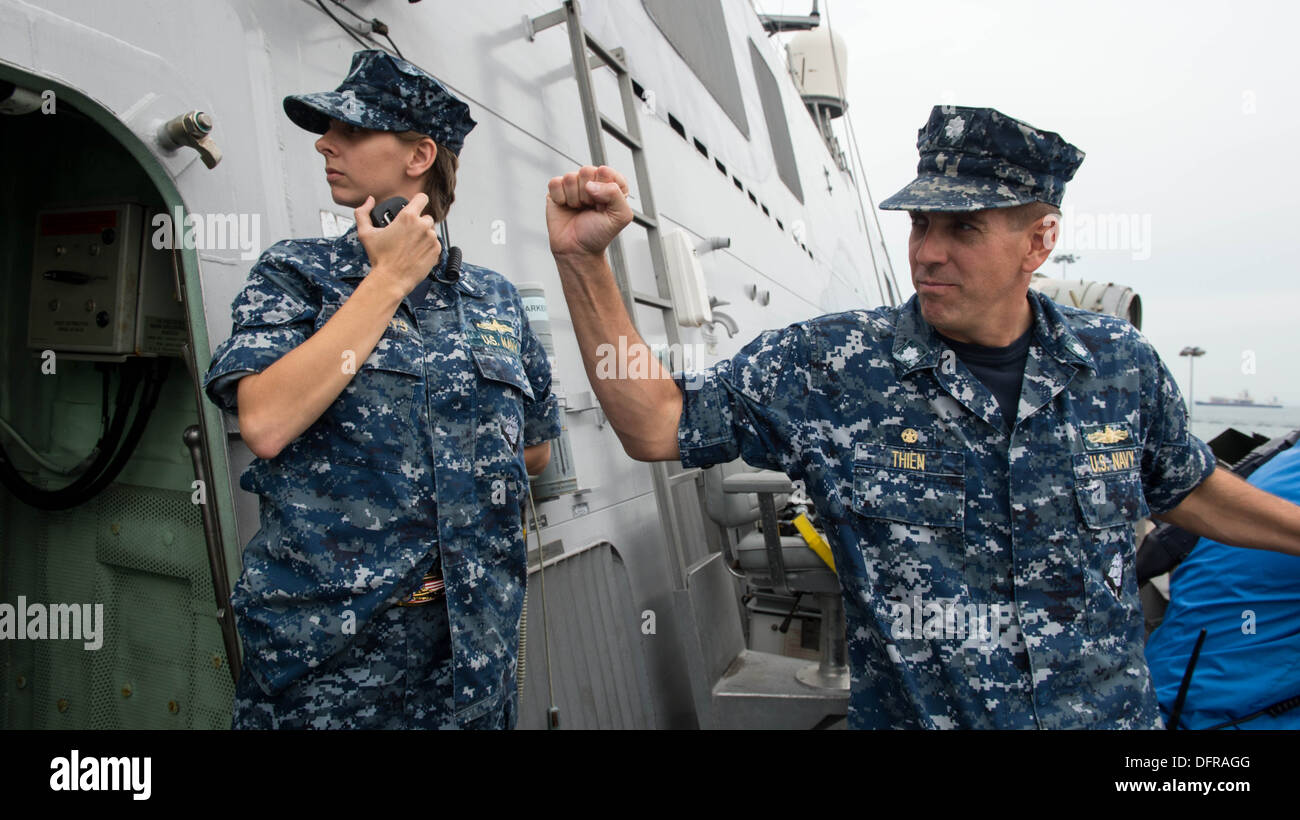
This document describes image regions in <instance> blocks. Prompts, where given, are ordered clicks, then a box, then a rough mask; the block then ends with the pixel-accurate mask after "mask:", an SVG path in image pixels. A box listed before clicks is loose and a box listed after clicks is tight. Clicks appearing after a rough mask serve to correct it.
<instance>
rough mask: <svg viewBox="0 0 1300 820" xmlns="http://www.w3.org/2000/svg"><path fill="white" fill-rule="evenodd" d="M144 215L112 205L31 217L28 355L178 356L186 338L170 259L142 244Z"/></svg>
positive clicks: (57, 210)
mask: <svg viewBox="0 0 1300 820" xmlns="http://www.w3.org/2000/svg"><path fill="white" fill-rule="evenodd" d="M144 213H145V211H144V208H143V207H142V206H141V205H139V204H135V203H113V204H107V205H91V206H83V207H67V208H53V209H48V210H43V211H41V212H39V213H38V214H37V216H36V239H35V244H34V246H33V249H32V290H31V294H32V295H31V303H30V306H29V313H28V316H29V321H28V325H27V346H28V347H31V348H35V349H37V350H54V351H57V352H59V353H63V354H74V357H84V358H101V357H104V358H108V357H111V358H122V357H125V356H132V355H177V354H179V353H180V346H181V345H182V344H184V342H185V339H186V337H187V333H186V325H185V314H184V312H183V309H182V306H181V304H180V302H179V301H178V298H177V294H176V287H175V276H174V273H173V265H172V259H171V252H170V251H166V250H155V249H153V248H152V247H151V246H150V245H149V244H148V242H147V237H148V232H147V230H146V226H145V225H144V221H143V216H144ZM75 354H83V355H82V356H75Z"/></svg>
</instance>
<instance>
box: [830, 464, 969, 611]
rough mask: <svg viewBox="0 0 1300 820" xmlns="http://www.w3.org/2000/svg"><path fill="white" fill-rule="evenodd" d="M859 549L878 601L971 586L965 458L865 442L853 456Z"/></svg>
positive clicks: (960, 591) (943, 594)
mask: <svg viewBox="0 0 1300 820" xmlns="http://www.w3.org/2000/svg"><path fill="white" fill-rule="evenodd" d="M853 510H854V512H855V513H857V515H858V516H861V517H862V519H861V520H860V527H859V528H858V529H859V531H860V532H861V533H862V537H861V538H860V539H859V548H860V549H861V550H862V552H863V558H864V560H865V562H866V566H867V574H868V580H869V581H870V582H871V585H872V587H873V588H874V591H875V596H876V598H877V602H878V603H884V601H885V600H886V599H890V600H905V599H906V598H907V597H908V596H910V595H912V594H921V595H924V596H926V597H931V598H956V597H963V596H965V595H967V594H968V590H967V589H966V588H965V586H966V585H965V555H966V549H965V543H964V532H965V514H966V471H965V457H964V455H963V454H962V453H960V452H957V451H954V450H938V449H931V448H925V449H922V448H916V447H906V446H903V447H898V446H893V445H890V444H878V443H869V442H868V443H859V444H858V445H857V446H856V448H855V449H854V458H853Z"/></svg>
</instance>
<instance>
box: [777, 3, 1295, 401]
mask: <svg viewBox="0 0 1300 820" xmlns="http://www.w3.org/2000/svg"><path fill="white" fill-rule="evenodd" d="M811 5H812V4H811V0H759V2H757V6H758V8H759V9H760V10H762V11H767V12H774V13H785V14H806V13H807V12H808V10H809V9H810V8H811ZM828 17H829V22H830V26H831V28H832V29H833V30H834V31H835V33H836V34H838V35H840V36H842V37H844V38H845V39H846V40H847V42H848V51H849V71H848V76H849V89H848V98H849V112H850V114H851V116H852V118H853V125H854V128H855V130H856V132H857V136H858V145H859V148H860V150H861V152H862V158H863V162H864V165H865V167H866V176H867V181H868V183H869V184H870V187H871V193H872V196H873V198H874V199H875V201H876V202H879V201H880V200H882V199H884V198H885V197H886V196H888V195H890V194H891V193H893V192H894V191H896V190H897V189H899V188H900V187H902V186H903V185H904V184H906V183H907V182H908V181H910V180H911V179H912V177H913V176H914V174H915V170H916V159H917V156H916V130H917V128H919V127H920V126H921V125H922V124H923V123H924V122H925V120H926V118H927V117H928V116H929V111H930V107H931V106H932V105H935V104H943V103H951V104H955V105H970V106H991V107H993V108H996V109H998V110H999V111H1002V112H1003V113H1005V114H1008V115H1010V116H1012V117H1016V118H1018V119H1022V120H1025V121H1026V122H1029V123H1030V124H1032V125H1034V126H1037V127H1039V128H1043V129H1046V130H1050V131H1056V132H1059V133H1060V134H1061V135H1062V136H1063V137H1064V138H1065V139H1067V140H1069V141H1070V142H1072V143H1074V144H1075V145H1077V146H1078V147H1079V148H1080V149H1082V150H1083V151H1084V152H1085V153H1086V154H1087V157H1086V159H1085V160H1084V162H1083V165H1082V166H1081V167H1080V169H1079V171H1078V173H1077V174H1076V176H1075V178H1074V181H1073V182H1071V183H1070V184H1069V186H1068V187H1067V190H1066V194H1065V202H1064V205H1065V208H1066V217H1067V219H1068V218H1069V217H1071V216H1072V217H1073V219H1074V223H1075V234H1074V235H1075V237H1076V240H1077V241H1083V240H1086V236H1083V235H1081V234H1080V231H1082V230H1083V229H1084V223H1085V222H1086V221H1087V220H1092V221H1093V222H1094V224H1095V223H1096V222H1098V221H1100V220H1102V219H1108V220H1114V219H1119V218H1124V219H1126V221H1127V222H1128V223H1129V225H1130V226H1131V225H1133V224H1136V225H1137V226H1138V228H1139V229H1138V231H1137V234H1136V237H1135V236H1130V238H1129V242H1128V245H1129V246H1128V247H1126V248H1121V249H1105V248H1098V247H1094V248H1079V249H1077V250H1076V251H1075V253H1076V255H1077V256H1078V258H1079V261H1078V262H1077V263H1076V264H1074V265H1073V266H1070V268H1069V275H1070V276H1071V277H1072V278H1079V277H1082V278H1086V279H1098V280H1102V281H1110V282H1117V283H1122V284H1125V285H1128V286H1131V287H1132V288H1134V289H1135V290H1136V291H1138V293H1139V294H1140V295H1141V297H1142V302H1143V325H1142V330H1143V332H1144V333H1145V334H1146V335H1147V336H1148V338H1150V339H1151V341H1152V342H1153V343H1154V344H1155V346H1156V349H1157V350H1158V351H1159V352H1160V355H1161V356H1162V357H1163V358H1164V359H1165V361H1166V363H1168V364H1169V366H1170V368H1171V370H1173V372H1174V374H1175V375H1176V376H1177V377H1178V380H1179V383H1180V385H1181V387H1182V389H1183V391H1184V394H1186V392H1187V388H1188V385H1187V359H1186V358H1181V359H1180V358H1179V356H1178V352H1179V351H1180V350H1181V349H1182V348H1183V347H1185V346H1187V345H1197V346H1200V347H1202V348H1204V349H1205V350H1206V351H1207V353H1206V355H1205V356H1204V357H1202V358H1200V359H1199V360H1198V361H1197V364H1196V397H1197V398H1200V399H1204V398H1207V397H1208V396H1210V395H1211V394H1214V395H1236V394H1237V393H1239V392H1240V391H1241V390H1242V389H1249V390H1250V392H1251V394H1252V395H1253V396H1254V397H1255V398H1256V399H1269V398H1272V397H1273V396H1274V395H1276V396H1278V397H1279V398H1280V399H1281V401H1282V402H1283V403H1284V404H1287V405H1300V282H1298V281H1297V270H1298V269H1300V254H1297V251H1296V249H1295V248H1294V245H1295V243H1296V239H1295V237H1297V236H1300V208H1297V205H1296V197H1297V195H1300V91H1297V89H1296V87H1295V86H1296V82H1297V80H1298V79H1300V44H1298V43H1297V41H1296V32H1297V22H1300V13H1298V12H1297V11H1296V9H1295V7H1294V6H1293V5H1291V4H1287V3H1282V2H1277V3H1266V2H1254V1H1253V0H1245V2H1238V3H1232V4H1229V3H1225V2H1219V3H1205V2H1189V3H1184V2H1180V3H1173V2H1141V0H1129V2H1124V3H1121V2H1112V1H1111V0H1101V2H1090V3H1086V4H1084V3H1041V4H1040V3H1033V4H1029V3H1023V2H994V1H993V0H988V2H972V0H932V1H931V2H926V3H901V2H875V1H872V2H866V0H823V2H822V20H823V25H825V24H826V21H827V18H828ZM1135 218H1136V223H1134V219H1135ZM880 221H881V226H882V228H883V230H884V235H885V239H886V243H887V245H888V246H889V252H890V256H891V259H892V260H893V263H894V268H895V271H896V273H897V276H898V279H899V284H900V286H902V288H903V290H904V292H906V293H907V294H909V295H910V294H911V293H912V288H911V283H910V279H909V271H908V263H907V231H908V227H909V226H908V219H907V216H906V215H905V214H901V213H896V212H892V211H884V212H880ZM1144 225H1145V226H1149V227H1146V228H1144V227H1143V226H1144ZM1063 230H1064V231H1065V232H1066V233H1067V234H1068V233H1069V232H1070V231H1071V228H1070V225H1069V222H1067V223H1066V224H1065V225H1064V226H1063ZM1061 268H1062V266H1061V265H1059V264H1056V263H1055V262H1053V261H1052V260H1050V259H1049V260H1048V262H1047V264H1046V265H1045V266H1044V267H1043V268H1042V270H1043V271H1044V272H1046V273H1047V274H1048V275H1050V276H1057V277H1059V276H1060V275H1061V273H1060V271H1061ZM1252 360H1253V364H1254V370H1255V372H1254V373H1253V374H1251V373H1247V372H1243V370H1249V369H1250V367H1249V366H1250V364H1251V363H1252Z"/></svg>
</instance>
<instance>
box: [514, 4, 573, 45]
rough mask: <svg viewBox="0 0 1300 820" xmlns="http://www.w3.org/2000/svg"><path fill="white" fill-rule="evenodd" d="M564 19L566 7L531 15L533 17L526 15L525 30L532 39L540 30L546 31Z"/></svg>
mask: <svg viewBox="0 0 1300 820" xmlns="http://www.w3.org/2000/svg"><path fill="white" fill-rule="evenodd" d="M564 21H565V14H564V9H562V8H559V9H555V10H553V11H548V12H546V13H545V14H542V15H539V16H537V17H531V18H529V17H525V18H524V31H525V33H526V34H527V35H528V39H529V40H531V39H533V38H534V37H536V36H537V33H538V32H539V31H545V30H546V29H548V28H550V27H551V26H558V25H559V24H561V23H563V22H564Z"/></svg>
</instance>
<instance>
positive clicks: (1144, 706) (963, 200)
mask: <svg viewBox="0 0 1300 820" xmlns="http://www.w3.org/2000/svg"><path fill="white" fill-rule="evenodd" d="M917 145H918V148H919V149H920V155H921V158H920V164H919V167H918V176H917V178H916V179H915V180H914V181H913V182H911V183H910V184H908V185H907V186H906V187H905V188H903V190H901V191H899V192H898V193H897V194H895V195H894V196H892V197H890V198H889V199H887V200H886V201H885V202H883V203H882V204H881V207H882V208H885V209H893V210H904V211H907V212H908V213H909V214H910V216H911V223H912V228H911V235H910V238H909V250H908V257H909V262H910V265H911V272H912V284H913V285H914V286H915V289H916V295H915V296H913V297H912V298H911V299H909V300H908V301H907V302H906V303H905V304H903V305H902V306H899V307H881V308H877V309H875V310H869V311H868V310H855V311H849V312H845V313H837V314H832V315H827V316H820V317H818V318H815V319H810V320H808V321H804V322H799V323H796V324H793V325H791V326H789V327H786V328H783V329H780V330H771V331H766V332H764V333H762V334H760V335H759V336H758V338H756V339H754V340H753V341H752V342H751V343H750V344H748V345H747V346H745V347H744V348H743V349H742V350H741V351H740V353H738V354H736V355H735V356H733V357H732V358H731V359H729V360H726V361H723V362H721V363H719V364H717V365H715V366H713V367H711V368H708V369H706V370H704V371H703V372H698V373H685V374H676V376H673V375H670V374H669V373H668V372H666V371H665V370H664V369H663V368H661V367H660V366H659V364H658V361H657V359H656V358H655V357H654V356H653V355H651V354H650V352H649V350H648V348H645V347H644V345H643V344H642V342H641V339H640V337H639V336H638V334H637V332H636V330H635V328H634V327H633V325H632V323H631V321H630V320H629V318H628V315H627V313H626V311H625V310H624V307H623V302H622V300H621V298H620V295H619V291H618V288H617V286H616V285H615V282H614V279H613V277H612V275H611V273H610V270H609V267H608V264H607V263H606V260H605V256H604V253H605V248H606V246H607V245H608V244H609V243H610V241H611V240H612V239H613V238H614V236H615V235H616V234H617V233H618V232H619V231H620V230H622V229H623V227H625V226H626V225H627V224H628V223H629V222H630V221H631V219H632V211H631V209H630V208H629V206H628V204H627V202H626V193H627V185H626V181H625V180H624V178H623V177H622V176H621V175H620V174H618V173H617V172H616V171H614V170H612V169H610V168H607V167H601V168H593V167H585V168H582V169H581V170H579V171H576V172H573V173H569V174H566V175H564V176H563V177H557V178H555V179H552V180H551V181H550V183H549V193H548V197H547V202H546V213H547V224H548V230H549V234H550V243H551V250H552V253H553V254H554V256H555V261H556V266H557V268H558V270H559V273H560V277H561V280H562V282H563V286H564V294H565V298H566V299H567V300H568V304H569V311H570V315H571V316H572V319H573V324H574V330H575V332H576V334H577V338H578V343H579V346H580V348H581V350H582V354H583V360H584V363H585V365H586V368H587V375H588V378H589V379H590V381H591V384H592V385H593V388H594V390H595V392H596V394H597V396H598V397H599V400H600V403H601V407H602V409H603V410H604V412H605V414H606V416H607V417H608V418H609V421H610V423H611V424H612V425H613V427H614V429H615V431H616V432H617V434H618V436H619V439H620V441H621V442H622V444H623V447H624V449H625V450H626V451H627V453H628V454H629V455H630V456H632V457H633V458H636V459H639V460H642V461H658V460H673V459H678V458H680V459H681V461H682V463H683V464H684V465H686V466H699V467H705V466H709V465H712V464H718V463H721V462H727V461H731V460H733V459H735V458H738V457H739V458H742V459H744V460H745V461H746V462H748V463H749V464H751V465H754V466H757V467H763V468H767V469H772V470H779V471H782V472H784V473H786V474H788V475H789V476H790V477H791V478H794V479H801V480H803V481H804V482H805V483H806V486H807V489H808V492H809V493H810V495H811V496H812V498H813V500H814V503H815V505H816V508H817V511H818V513H819V515H820V520H821V522H822V523H823V525H824V529H825V531H826V535H827V537H828V540H829V541H830V544H831V548H832V551H833V554H834V558H835V565H836V567H837V568H838V572H839V578H840V583H841V586H842V589H843V595H844V606H845V613H846V624H847V637H848V646H849V663H850V670H851V678H852V688H851V695H850V703H849V713H848V724H849V726H850V727H851V728H877V727H895V728H921V727H924V728H1080V727H1117V728H1156V727H1159V726H1160V725H1161V717H1160V712H1159V709H1158V706H1157V702H1156V697H1155V691H1154V689H1153V687H1152V684H1151V678H1150V675H1149V673H1148V670H1147V666H1146V663H1145V661H1144V659H1143V655H1142V643H1143V641H1142V639H1143V619H1142V611H1141V607H1140V604H1139V600H1138V594H1137V588H1136V583H1135V573H1134V566H1135V557H1134V552H1135V550H1134V533H1133V527H1132V524H1133V522H1135V521H1136V520H1138V519H1140V518H1143V517H1145V516H1147V515H1153V516H1155V517H1156V518H1159V519H1162V520H1166V521H1172V522H1174V523H1175V524H1177V525H1179V526H1181V527H1183V528H1185V529H1187V530H1190V531H1193V532H1196V533H1199V534H1202V535H1207V536H1209V537H1211V538H1213V539H1215V540H1216V541H1219V542H1222V543H1228V544H1237V545H1251V546H1256V547H1263V548H1267V549H1273V550H1278V551H1283V552H1289V553H1292V554H1300V508H1297V507H1296V506H1295V505H1292V504H1290V503H1289V502H1286V501H1283V500H1281V499H1278V498H1277V497H1275V496H1272V495H1269V494H1267V493H1265V492H1262V491H1260V490H1257V489H1256V488H1254V487H1251V486H1250V485H1248V484H1246V483H1245V482H1243V481H1241V480H1240V479H1238V478H1236V477H1235V476H1233V475H1232V474H1230V473H1229V472H1227V471H1225V470H1218V469H1216V468H1215V460H1214V457H1213V455H1212V454H1211V452H1210V450H1209V448H1208V447H1207V446H1206V445H1205V444H1204V443H1203V442H1201V441H1199V440H1198V439H1196V438H1195V437H1194V436H1192V435H1191V433H1190V432H1189V430H1188V420H1187V413H1186V409H1185V407H1184V404H1183V400H1182V397H1181V395H1180V394H1179V391H1178V388H1177V386H1176V385H1175V383H1174V380H1173V378H1172V376H1171V375H1170V373H1169V370H1168V369H1167V368H1166V367H1165V365H1164V363H1163V362H1161V360H1160V357H1159V356H1158V355H1157V354H1156V352H1155V350H1154V349H1153V348H1152V346H1151V344H1150V343H1149V342H1148V341H1147V340H1146V339H1145V338H1144V337H1143V336H1142V335H1141V334H1140V333H1138V331H1137V330H1136V329H1135V328H1134V327H1132V326H1131V325H1130V324H1129V323H1127V322H1125V321H1123V320H1121V319H1117V318H1113V317H1110V316H1103V315H1100V314H1097V313H1091V312H1088V311H1085V310H1078V309H1075V308H1070V307H1064V306H1061V305H1058V304H1055V303H1053V302H1052V301H1050V300H1049V299H1047V298H1044V297H1043V296H1041V295H1040V294H1038V293H1037V292H1036V291H1032V290H1030V289H1029V281H1030V276H1031V274H1032V273H1033V272H1034V271H1035V270H1037V269H1038V268H1039V267H1040V266H1041V265H1042V264H1043V263H1044V262H1045V261H1046V260H1047V258H1048V255H1049V254H1050V252H1051V245H1052V242H1053V239H1054V231H1055V230H1056V225H1057V223H1056V219H1057V217H1058V215H1059V208H1060V204H1061V199H1062V195H1063V194H1064V190H1065V183H1066V182H1067V181H1068V180H1069V179H1071V178H1072V177H1073V175H1074V173H1075V170H1076V169H1077V168H1078V167H1079V164H1080V163H1081V162H1082V160H1083V153H1082V152H1081V151H1079V150H1078V149H1077V148H1076V147H1075V146H1073V145H1071V144H1069V143H1068V142H1066V141H1065V140H1064V139H1062V138H1061V137H1060V135H1058V134H1055V133H1052V132H1049V131H1043V130H1040V129H1037V128H1034V127H1032V126H1030V125H1028V124H1026V123H1023V122H1020V121H1018V120H1015V119H1012V118H1011V117H1008V116H1006V115H1004V114H1002V113H1000V112H998V111H994V110H992V109H988V108H961V107H953V106H943V107H936V108H934V110H933V111H932V112H931V114H930V118H929V120H928V122H927V123H926V124H925V126H924V127H923V128H922V129H921V130H920V132H919V139H918V142H917ZM619 337H627V346H628V348H629V349H632V350H636V351H638V354H637V355H645V356H646V357H647V362H646V367H645V368H641V367H640V364H639V363H638V364H637V366H632V365H631V364H629V367H628V368H627V369H626V370H624V369H621V368H620V369H619V370H618V372H619V373H633V374H636V373H645V372H649V373H650V377H649V378H644V377H643V378H598V377H597V371H596V363H597V361H598V357H597V356H596V353H597V350H598V348H599V347H600V345H602V344H612V345H615V347H616V349H617V348H618V347H619V346H618V340H619ZM638 345H640V346H638ZM918 598H919V599H920V601H922V602H924V604H925V605H928V604H931V603H933V604H938V605H939V606H940V607H941V608H945V607H946V608H955V607H960V608H963V609H965V611H972V610H969V609H966V608H967V607H970V606H974V607H976V608H978V610H979V611H993V612H997V613H999V616H1000V622H999V624H998V625H997V626H998V628H997V630H996V633H995V634H996V636H997V640H996V642H995V643H993V645H989V643H990V642H984V643H981V642H979V641H969V640H961V639H958V638H953V637H949V636H948V635H947V633H946V631H944V630H939V631H938V634H936V633H935V632H933V631H930V630H916V631H913V630H905V631H903V632H902V633H901V634H900V633H899V630H896V629H893V628H892V627H893V625H894V622H895V613H896V611H897V605H898V604H899V603H900V602H914V601H916V600H918Z"/></svg>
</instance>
